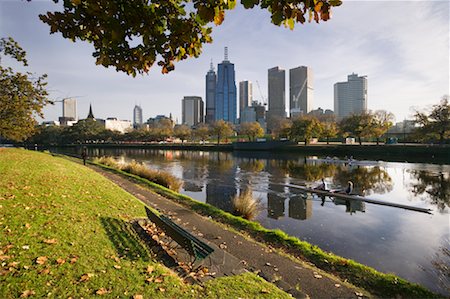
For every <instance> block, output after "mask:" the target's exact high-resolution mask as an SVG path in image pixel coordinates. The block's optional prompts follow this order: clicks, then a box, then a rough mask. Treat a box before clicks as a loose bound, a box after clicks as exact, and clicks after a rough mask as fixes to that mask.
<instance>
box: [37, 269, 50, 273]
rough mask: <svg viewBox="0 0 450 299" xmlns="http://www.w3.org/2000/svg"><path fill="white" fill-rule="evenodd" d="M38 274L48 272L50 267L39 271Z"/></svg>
mask: <svg viewBox="0 0 450 299" xmlns="http://www.w3.org/2000/svg"><path fill="white" fill-rule="evenodd" d="M39 274H50V269H49V268H45V269H43V270H41V271H39Z"/></svg>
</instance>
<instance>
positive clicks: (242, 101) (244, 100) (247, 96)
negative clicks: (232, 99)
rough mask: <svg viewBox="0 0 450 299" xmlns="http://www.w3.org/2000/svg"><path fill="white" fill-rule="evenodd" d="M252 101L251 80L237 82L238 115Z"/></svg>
mask: <svg viewBox="0 0 450 299" xmlns="http://www.w3.org/2000/svg"><path fill="white" fill-rule="evenodd" d="M252 101H253V90H252V82H251V81H241V82H239V117H241V115H242V112H243V111H244V109H245V108H247V107H250V106H251V105H252Z"/></svg>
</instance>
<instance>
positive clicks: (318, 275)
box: [314, 274, 322, 279]
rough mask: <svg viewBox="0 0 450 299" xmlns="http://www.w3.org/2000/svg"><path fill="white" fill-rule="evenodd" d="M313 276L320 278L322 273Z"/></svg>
mask: <svg viewBox="0 0 450 299" xmlns="http://www.w3.org/2000/svg"><path fill="white" fill-rule="evenodd" d="M314 277H315V278H317V279H321V278H322V275H320V274H314Z"/></svg>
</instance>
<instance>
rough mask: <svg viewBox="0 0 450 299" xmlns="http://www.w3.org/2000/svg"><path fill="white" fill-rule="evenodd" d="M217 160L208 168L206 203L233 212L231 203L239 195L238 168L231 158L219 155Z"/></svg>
mask: <svg viewBox="0 0 450 299" xmlns="http://www.w3.org/2000/svg"><path fill="white" fill-rule="evenodd" d="M217 154H218V155H217V156H215V158H216V159H213V158H211V159H210V163H209V164H208V167H209V168H211V171H208V173H209V176H208V179H207V181H208V183H207V184H206V203H208V204H210V205H213V206H215V207H218V208H219V209H222V210H224V211H227V212H232V211H233V204H232V203H231V201H232V199H233V197H234V196H235V195H236V194H237V189H236V186H235V177H236V166H235V165H234V163H233V160H232V158H231V157H229V156H223V155H221V154H223V153H217Z"/></svg>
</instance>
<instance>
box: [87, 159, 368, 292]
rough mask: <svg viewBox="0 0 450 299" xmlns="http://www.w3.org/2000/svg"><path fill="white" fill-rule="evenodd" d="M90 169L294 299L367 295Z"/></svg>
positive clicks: (117, 178)
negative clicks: (167, 216) (257, 273)
mask: <svg viewBox="0 0 450 299" xmlns="http://www.w3.org/2000/svg"><path fill="white" fill-rule="evenodd" d="M90 167H91V168H92V169H93V170H95V171H97V172H99V173H101V174H102V175H103V176H105V177H106V178H108V179H110V180H111V181H112V182H114V183H116V184H117V185H119V186H120V187H121V188H123V189H124V190H126V191H127V192H129V193H131V194H132V195H134V196H135V197H137V198H138V199H139V200H141V201H142V202H144V203H145V204H146V205H149V206H151V207H154V208H156V209H158V210H159V211H161V212H162V213H163V214H166V215H169V216H171V218H172V219H173V220H174V221H176V222H177V223H178V224H179V225H181V226H182V227H183V228H184V229H186V230H187V231H189V232H191V233H192V234H193V235H196V236H199V237H200V238H201V239H203V240H206V242H207V243H209V244H211V243H212V244H215V245H216V246H217V247H219V248H220V249H222V250H224V251H226V252H227V253H229V254H230V255H232V256H234V257H235V258H236V259H237V260H238V261H241V263H242V265H241V267H245V268H246V269H247V270H250V271H253V272H259V275H260V276H261V277H263V278H265V279H266V280H268V281H271V282H273V283H275V284H276V285H277V286H278V287H279V288H281V289H283V290H285V291H286V292H289V293H291V294H292V295H293V296H294V297H296V298H308V297H309V298H327V299H328V298H361V297H362V295H361V293H362V292H363V293H364V294H365V296H364V297H365V298H366V296H370V294H368V293H367V292H364V291H362V290H361V289H358V288H356V287H354V286H352V285H350V284H348V283H344V282H342V281H340V280H339V279H338V278H336V277H334V276H332V275H329V274H327V273H324V272H323V271H321V270H319V269H317V268H315V267H314V266H312V265H311V264H308V263H306V262H303V261H300V260H298V259H294V258H288V257H286V256H284V255H280V254H279V253H277V252H276V251H275V250H272V249H270V247H268V246H266V245H264V244H261V243H258V242H255V241H253V240H250V239H249V238H246V237H244V236H242V235H240V234H236V233H235V232H232V231H230V230H227V229H226V227H225V225H223V224H218V223H216V222H214V221H211V220H210V219H208V218H207V217H204V216H201V215H199V214H197V213H195V212H193V211H192V210H190V209H188V208H186V207H184V206H182V205H180V204H177V203H175V202H174V201H172V200H170V199H167V198H164V197H162V196H160V195H158V194H156V193H154V192H152V191H151V190H149V189H147V188H145V187H142V186H140V185H138V184H137V183H135V182H132V181H131V180H130V179H129V178H125V177H124V176H121V175H119V174H115V173H112V172H109V171H105V170H103V169H100V168H98V167H95V166H90Z"/></svg>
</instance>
